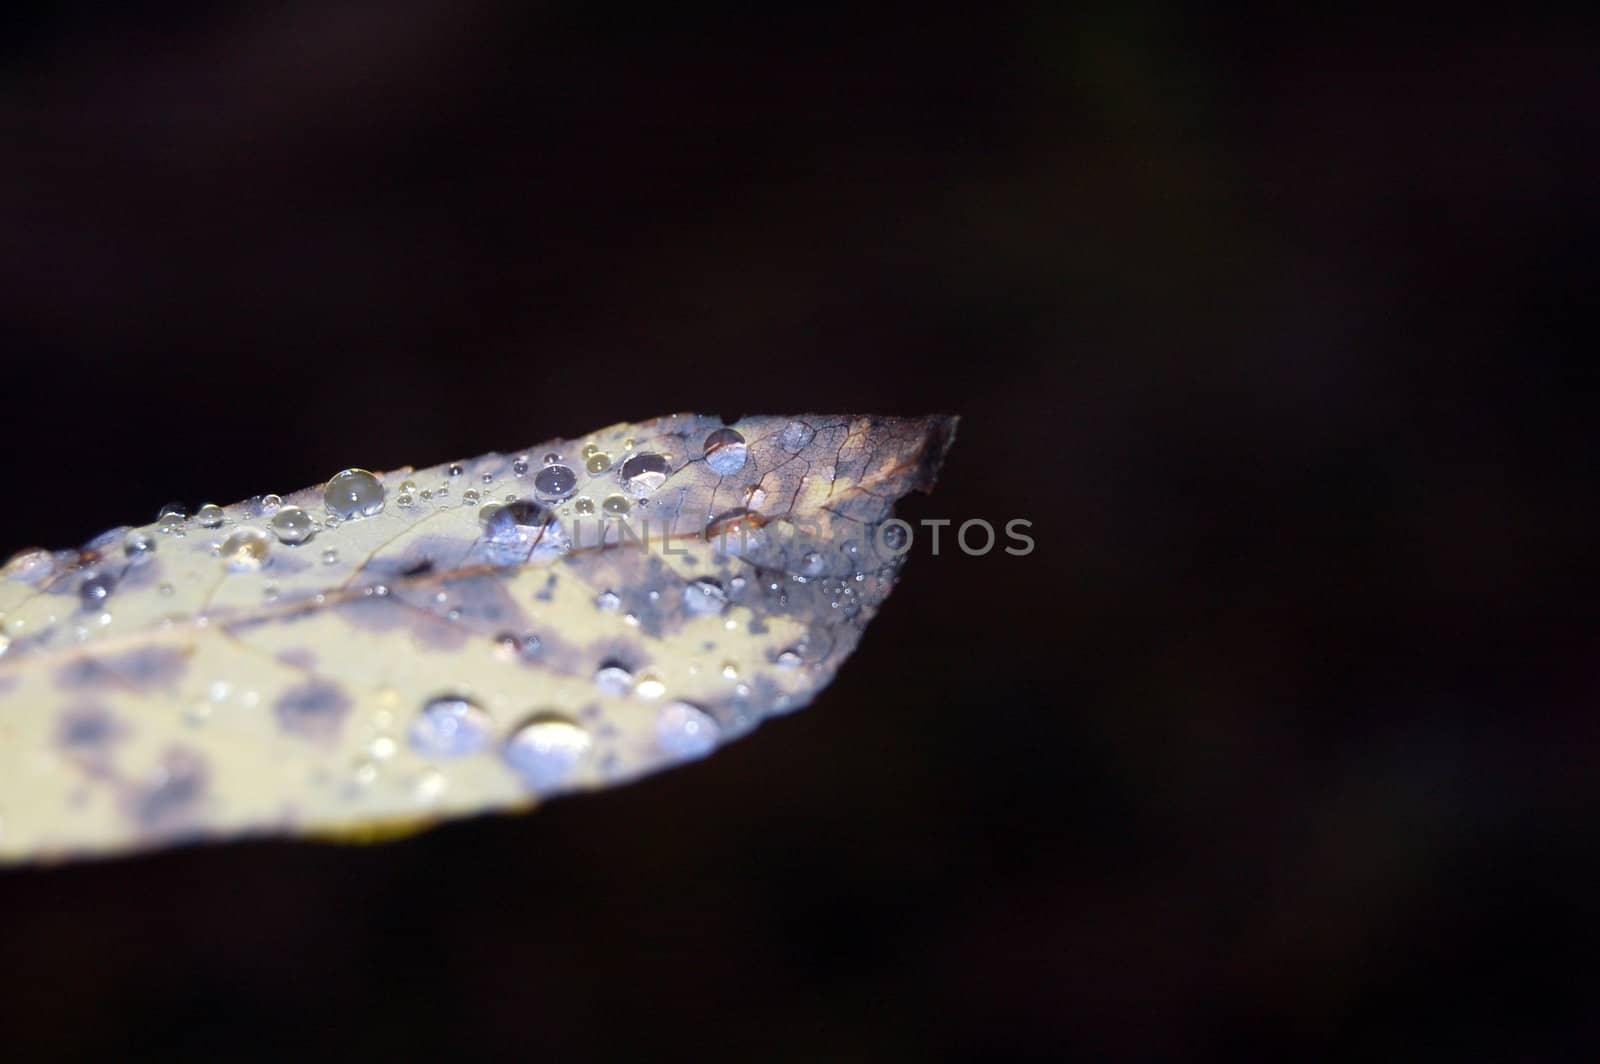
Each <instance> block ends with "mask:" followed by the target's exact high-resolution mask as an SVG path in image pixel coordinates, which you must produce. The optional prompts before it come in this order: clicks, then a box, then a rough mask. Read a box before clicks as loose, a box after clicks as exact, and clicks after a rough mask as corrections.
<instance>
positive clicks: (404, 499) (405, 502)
mask: <svg viewBox="0 0 1600 1064" xmlns="http://www.w3.org/2000/svg"><path fill="white" fill-rule="evenodd" d="M412 501H413V500H412V498H411V496H410V494H409V493H407V492H404V491H402V492H401V493H400V494H399V495H397V496H395V500H394V502H395V505H396V506H398V507H400V509H402V510H409V509H411V503H412Z"/></svg>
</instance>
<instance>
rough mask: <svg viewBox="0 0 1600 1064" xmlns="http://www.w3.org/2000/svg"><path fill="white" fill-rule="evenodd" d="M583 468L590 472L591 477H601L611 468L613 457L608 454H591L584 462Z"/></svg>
mask: <svg viewBox="0 0 1600 1064" xmlns="http://www.w3.org/2000/svg"><path fill="white" fill-rule="evenodd" d="M583 467H584V468H585V469H587V470H588V471H589V475H590V476H599V475H600V474H601V473H604V472H605V471H606V470H608V469H610V468H611V456H610V455H608V454H591V455H590V456H589V457H588V458H586V459H585V460H584V463H583Z"/></svg>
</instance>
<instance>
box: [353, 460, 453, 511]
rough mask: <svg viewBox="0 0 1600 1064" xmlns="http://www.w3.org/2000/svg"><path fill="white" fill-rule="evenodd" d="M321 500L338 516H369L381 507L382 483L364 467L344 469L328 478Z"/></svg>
mask: <svg viewBox="0 0 1600 1064" xmlns="http://www.w3.org/2000/svg"><path fill="white" fill-rule="evenodd" d="M456 468H459V467H456ZM322 501H323V503H324V504H326V506H327V507H328V512H329V513H333V514H337V515H338V516H340V517H344V518H350V517H371V516H372V515H373V514H375V513H377V512H378V511H380V510H382V509H383V485H382V484H381V483H379V481H378V478H377V477H375V476H373V475H372V474H371V473H369V472H367V471H366V470H365V469H346V470H344V471H343V472H340V473H335V474H334V475H333V476H332V477H331V478H329V480H328V486H327V487H326V488H324V489H323V492H322Z"/></svg>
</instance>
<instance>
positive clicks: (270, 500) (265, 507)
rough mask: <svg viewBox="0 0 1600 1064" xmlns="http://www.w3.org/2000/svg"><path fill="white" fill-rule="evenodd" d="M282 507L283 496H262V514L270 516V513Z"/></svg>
mask: <svg viewBox="0 0 1600 1064" xmlns="http://www.w3.org/2000/svg"><path fill="white" fill-rule="evenodd" d="M282 505H283V496H281V495H263V496H261V512H262V513H263V514H270V513H272V512H273V511H274V510H276V509H277V508H278V507H280V506H282Z"/></svg>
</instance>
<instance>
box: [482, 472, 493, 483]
mask: <svg viewBox="0 0 1600 1064" xmlns="http://www.w3.org/2000/svg"><path fill="white" fill-rule="evenodd" d="M478 479H479V480H481V481H483V482H484V483H485V484H493V483H494V474H493V473H485V474H484V475H483V476H481V477H479V478H478Z"/></svg>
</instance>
